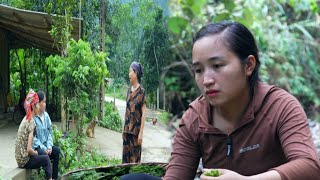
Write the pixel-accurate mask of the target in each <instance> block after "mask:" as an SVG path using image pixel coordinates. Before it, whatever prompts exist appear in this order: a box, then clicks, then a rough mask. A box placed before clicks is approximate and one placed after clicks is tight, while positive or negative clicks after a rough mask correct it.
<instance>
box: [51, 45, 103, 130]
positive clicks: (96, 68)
mask: <svg viewBox="0 0 320 180" xmlns="http://www.w3.org/2000/svg"><path fill="white" fill-rule="evenodd" d="M105 60H106V54H105V53H102V52H100V53H92V51H91V49H90V45H89V43H87V42H84V41H82V40H79V41H78V42H76V41H74V40H71V42H70V45H69V46H68V55H67V56H66V57H61V56H58V55H56V56H49V57H48V58H47V59H46V63H47V64H48V67H49V71H51V72H54V74H55V79H54V81H53V84H54V85H55V86H57V87H59V88H60V90H61V92H62V94H63V95H64V96H65V97H67V101H68V102H67V105H68V107H67V109H68V110H69V111H71V112H72V115H73V117H74V118H75V120H76V123H77V127H78V128H77V130H78V133H77V136H82V135H83V131H82V128H83V126H84V122H85V116H86V114H88V112H91V110H93V109H94V107H92V106H90V105H91V103H90V100H92V99H93V100H94V99H95V97H96V96H97V94H98V92H97V91H98V90H99V87H100V84H101V82H102V80H103V79H104V78H105V77H106V76H107V75H108V70H107V67H106V64H105Z"/></svg>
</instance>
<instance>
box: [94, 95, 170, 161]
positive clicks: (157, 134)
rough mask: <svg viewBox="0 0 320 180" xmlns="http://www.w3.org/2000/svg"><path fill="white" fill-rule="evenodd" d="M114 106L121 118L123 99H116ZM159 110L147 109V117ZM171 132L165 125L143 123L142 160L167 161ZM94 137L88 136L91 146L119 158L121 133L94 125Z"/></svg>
mask: <svg viewBox="0 0 320 180" xmlns="http://www.w3.org/2000/svg"><path fill="white" fill-rule="evenodd" d="M106 101H113V98H110V97H106ZM115 104H116V106H117V108H118V110H119V113H120V116H121V118H122V120H124V114H125V105H126V103H125V101H122V100H118V99H116V103H115ZM159 114H160V113H159V112H157V111H152V110H150V109H147V117H158V116H159ZM171 136H172V132H170V131H168V130H167V129H166V127H165V126H164V125H163V124H161V123H159V122H158V123H157V124H156V125H153V124H152V122H149V121H147V122H146V123H145V129H144V136H143V142H142V157H141V158H142V159H141V161H142V162H168V161H169V158H170V154H171ZM95 137H96V138H88V143H89V145H91V146H92V147H96V148H97V150H98V151H99V152H100V153H102V154H104V155H106V156H109V157H115V158H119V159H121V156H122V134H121V133H118V132H115V131H111V130H108V129H105V128H101V127H96V129H95Z"/></svg>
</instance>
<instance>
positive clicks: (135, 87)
mask: <svg viewBox="0 0 320 180" xmlns="http://www.w3.org/2000/svg"><path fill="white" fill-rule="evenodd" d="M139 85H140V84H139V83H138V82H133V83H132V89H133V90H135V89H137V88H138V87H139Z"/></svg>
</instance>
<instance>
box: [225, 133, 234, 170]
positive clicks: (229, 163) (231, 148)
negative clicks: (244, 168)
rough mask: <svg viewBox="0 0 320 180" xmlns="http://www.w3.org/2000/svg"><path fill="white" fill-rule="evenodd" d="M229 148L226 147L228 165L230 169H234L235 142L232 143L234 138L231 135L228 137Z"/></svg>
mask: <svg viewBox="0 0 320 180" xmlns="http://www.w3.org/2000/svg"><path fill="white" fill-rule="evenodd" d="M226 143H227V149H226V151H227V152H226V154H227V164H228V167H229V169H232V167H231V166H232V162H231V161H232V155H233V144H232V138H231V136H230V135H229V136H228V137H227V142H226Z"/></svg>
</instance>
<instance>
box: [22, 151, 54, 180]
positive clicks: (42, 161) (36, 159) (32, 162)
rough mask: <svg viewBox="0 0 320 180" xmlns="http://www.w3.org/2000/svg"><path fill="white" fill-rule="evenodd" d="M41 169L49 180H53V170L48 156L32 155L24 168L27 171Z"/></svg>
mask: <svg viewBox="0 0 320 180" xmlns="http://www.w3.org/2000/svg"><path fill="white" fill-rule="evenodd" d="M40 167H42V168H43V169H44V171H45V174H46V177H47V179H51V177H52V169H51V163H50V159H49V156H48V155H32V156H30V159H29V161H28V162H27V164H26V165H25V166H24V168H26V169H39V168H40Z"/></svg>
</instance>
